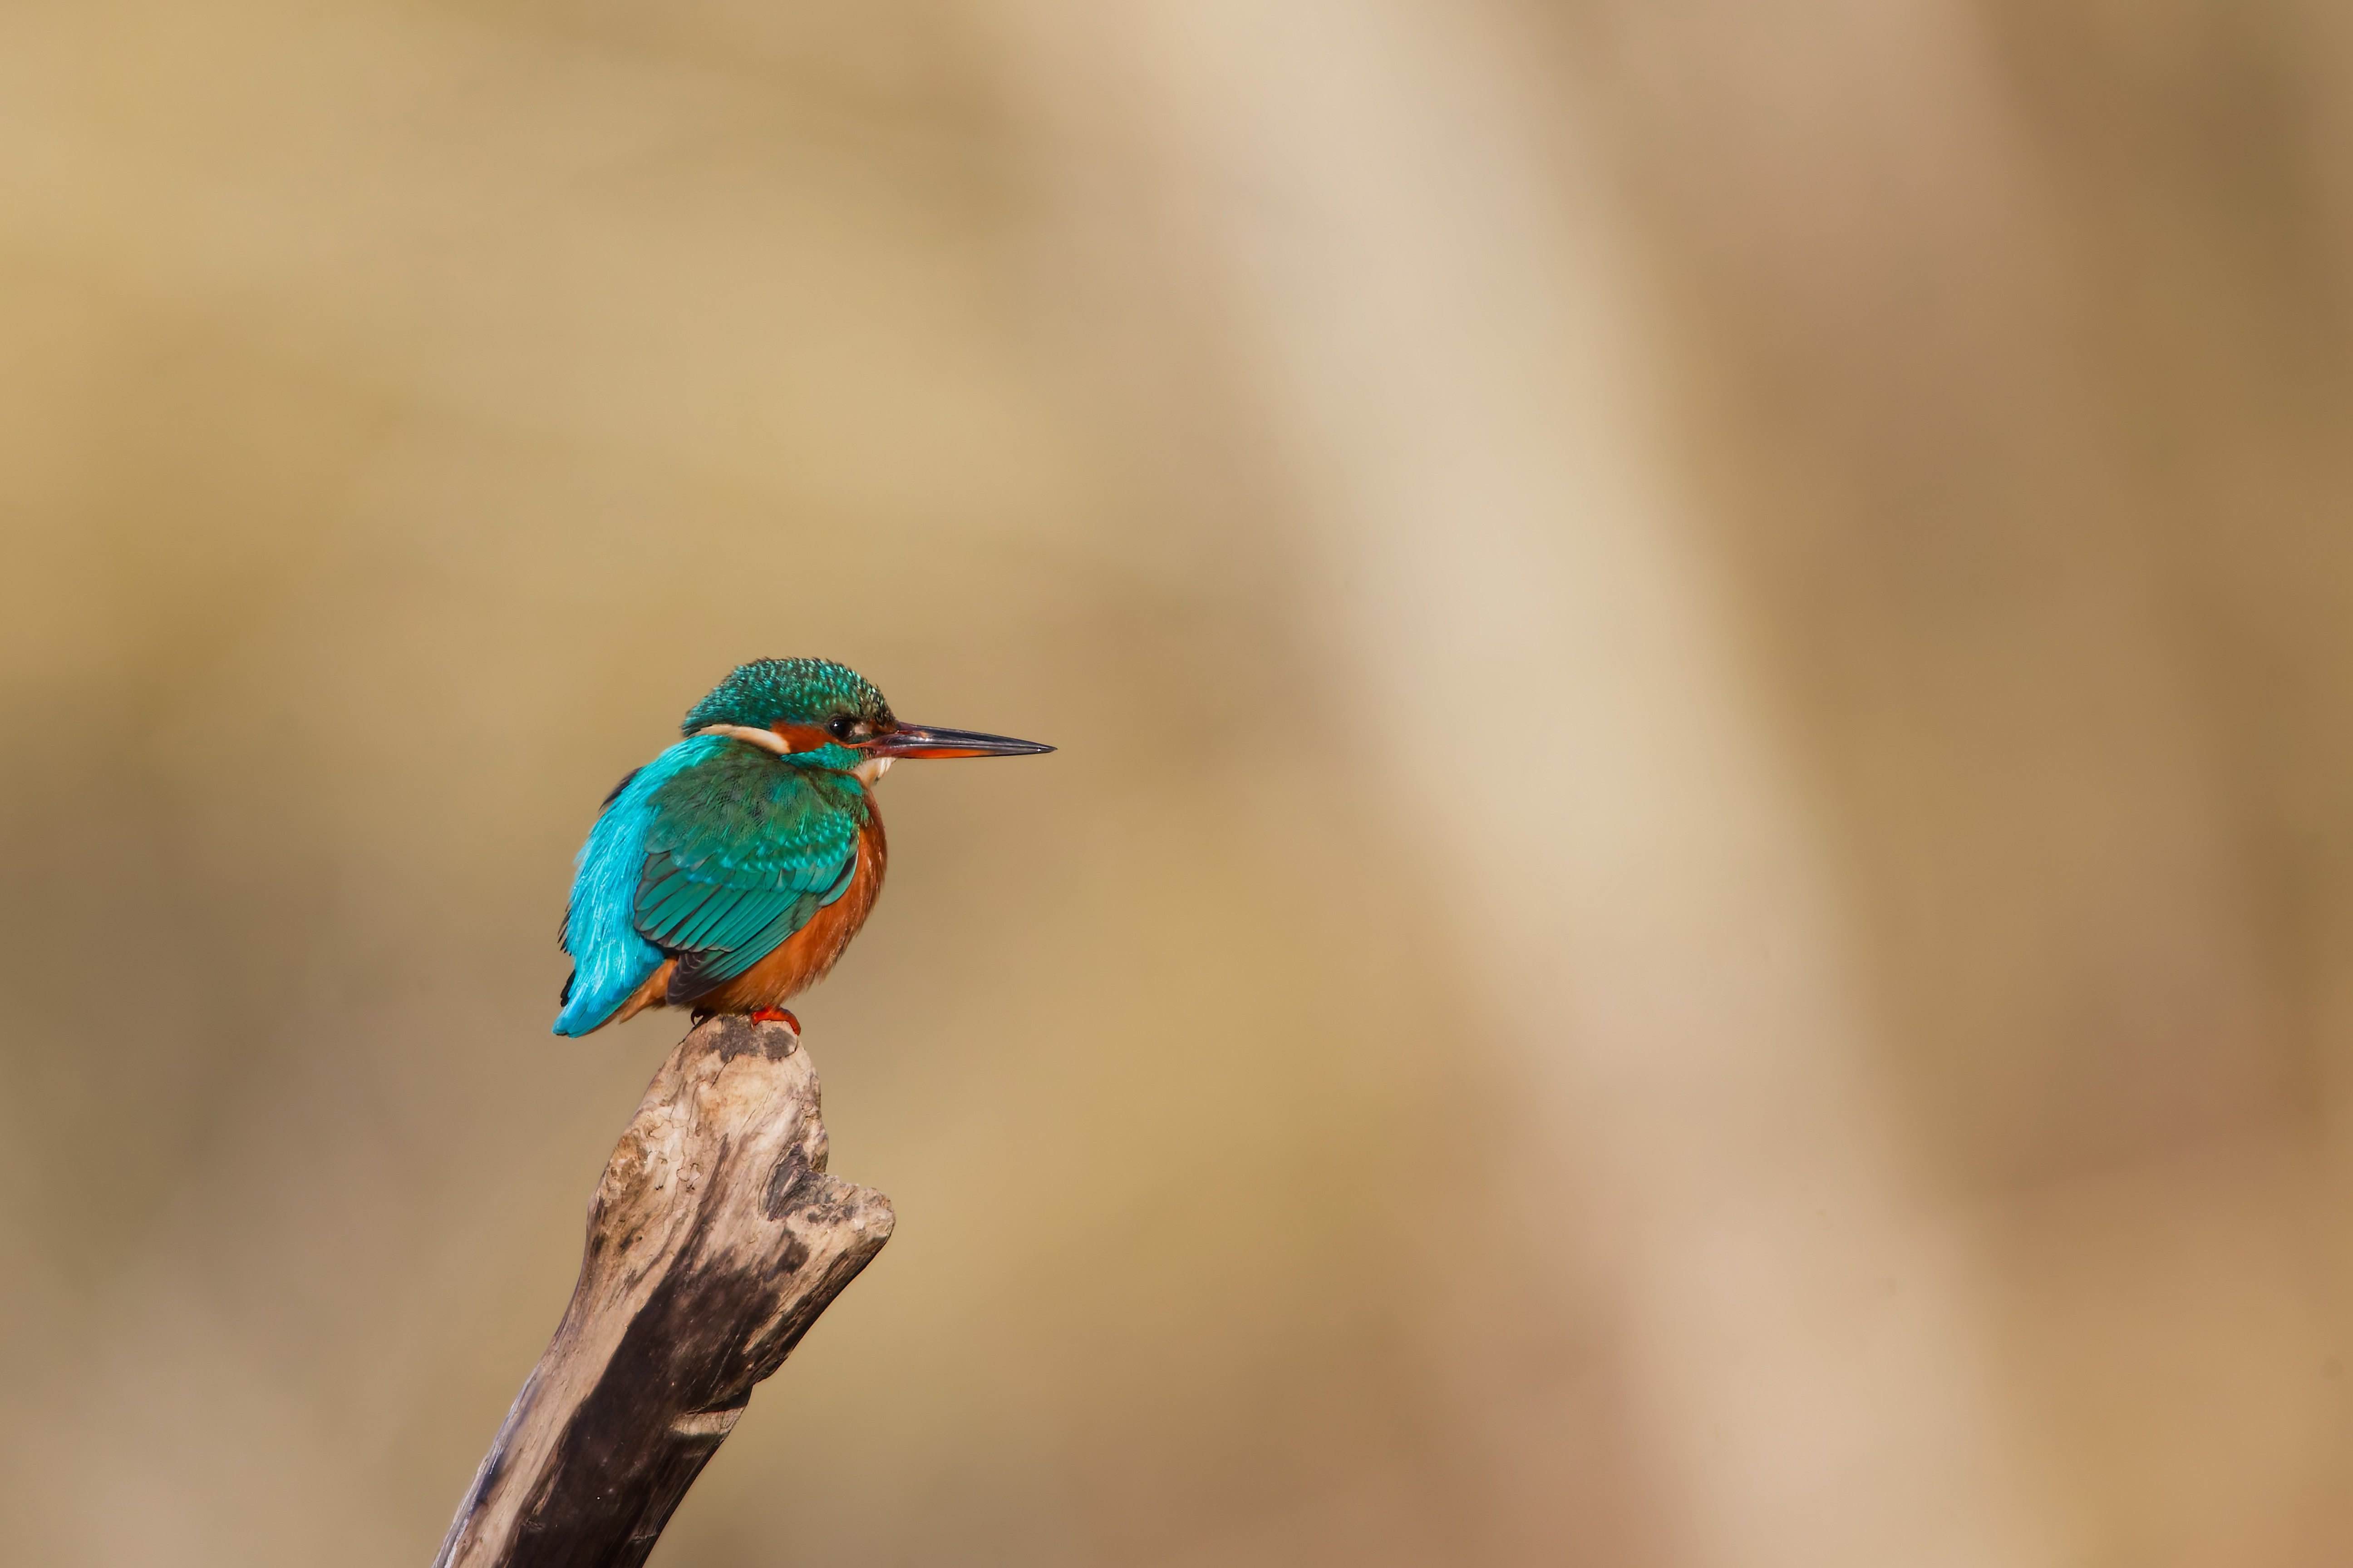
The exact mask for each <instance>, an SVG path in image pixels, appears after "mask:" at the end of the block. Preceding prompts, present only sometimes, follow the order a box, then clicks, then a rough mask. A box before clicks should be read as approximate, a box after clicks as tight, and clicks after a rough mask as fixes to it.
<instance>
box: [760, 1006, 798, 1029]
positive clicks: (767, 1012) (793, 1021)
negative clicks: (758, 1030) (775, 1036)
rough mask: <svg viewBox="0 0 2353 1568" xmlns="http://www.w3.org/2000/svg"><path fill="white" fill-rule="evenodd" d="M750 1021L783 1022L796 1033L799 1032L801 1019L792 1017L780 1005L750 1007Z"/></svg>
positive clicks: (762, 1022) (763, 1022) (764, 1022)
mask: <svg viewBox="0 0 2353 1568" xmlns="http://www.w3.org/2000/svg"><path fill="white" fill-rule="evenodd" d="M752 1022H754V1024H784V1025H787V1026H790V1027H791V1029H792V1031H793V1033H794V1034H796V1035H797V1034H799V1033H800V1032H801V1021H800V1020H799V1019H798V1018H796V1017H794V1016H792V1015H791V1014H790V1013H787V1012H786V1011H785V1009H783V1008H782V1007H754V1008H753V1009H752Z"/></svg>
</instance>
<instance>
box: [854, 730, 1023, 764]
mask: <svg viewBox="0 0 2353 1568" xmlns="http://www.w3.org/2000/svg"><path fill="white" fill-rule="evenodd" d="M1053 749H1054V748H1053V747H1051V746H1050V745H1047V744H1046V743H1045V742H1042V741H1017V740H1015V739H1014V738H1013V737H1012V736H1010V735H984V734H982V733H981V732H980V731H977V730H934V729H927V728H925V727H924V726H923V725H921V724H902V725H900V726H899V727H898V728H897V729H896V730H893V731H891V732H890V733H889V734H887V735H877V736H876V737H874V739H872V740H871V741H869V742H866V744H864V745H863V746H860V748H859V750H860V751H861V752H865V753H866V754H867V755H868V756H870V757H1027V756H1033V755H1035V754H1036V753H1038V752H1050V751H1052V750H1053Z"/></svg>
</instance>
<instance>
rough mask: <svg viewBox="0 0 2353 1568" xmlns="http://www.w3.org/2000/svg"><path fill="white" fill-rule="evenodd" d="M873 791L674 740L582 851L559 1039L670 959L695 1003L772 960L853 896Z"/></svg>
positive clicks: (593, 1021)
mask: <svg viewBox="0 0 2353 1568" xmlns="http://www.w3.org/2000/svg"><path fill="white" fill-rule="evenodd" d="M867 810H868V805H867V801H866V797H865V793H864V792H863V791H862V790H860V788H859V786H858V784H857V783H856V781H854V780H851V779H849V778H845V777H837V776H835V775H832V774H829V773H822V772H818V771H816V770H812V769H805V768H799V767H795V766H793V765H791V764H789V763H780V762H778V761H777V760H776V757H774V756H773V755H772V754H770V753H769V752H764V751H761V750H760V749H759V748H758V747H755V746H749V745H745V744H744V743H743V742H738V741H732V740H728V739H725V738H724V737H720V736H709V737H698V738H696V739H694V740H690V741H684V742H680V743H679V744H678V745H675V746H672V747H671V748H670V750H669V751H667V752H663V753H662V754H661V756H659V757H658V758H656V759H655V760H654V762H653V763H649V764H648V765H647V767H645V768H644V769H643V770H642V771H640V772H639V773H637V774H636V775H635V776H633V777H631V778H629V779H628V780H625V781H624V782H623V784H622V786H621V787H620V788H619V789H618V790H617V791H616V792H615V794H614V795H613V798H612V799H611V801H610V802H608V803H607V806H606V809H605V814H604V816H601V817H599V818H598V819H597V823H596V828H595V830H594V831H592V832H591V833H590V835H589V839H588V843H587V844H586V846H584V847H582V849H581V852H580V871H579V876H578V879H576V880H575V883H574V887H573V899H572V908H571V911H570V913H569V914H568V915H567V916H566V919H565V950H566V951H567V952H571V953H572V954H573V956H574V974H573V981H572V983H571V984H569V985H568V986H567V988H566V992H565V1006H564V1011H563V1013H562V1014H561V1015H560V1016H558V1017H557V1019H556V1023H555V1029H556V1032H557V1033H558V1034H567V1035H575V1034H586V1033H587V1032H588V1031H589V1030H590V1029H593V1028H595V1027H596V1026H598V1025H600V1024H602V1023H604V1022H605V1020H606V1019H607V1018H609V1017H611V1016H612V1015H613V1014H614V1013H615V1012H616V1011H617V1009H618V1008H619V1007H620V1005H621V1004H622V1003H624V1002H626V1001H628V998H629V997H630V995H632V994H634V993H635V992H636V991H637V989H638V986H640V985H642V984H645V982H646V980H647V978H648V977H649V976H650V975H651V974H652V973H653V972H654V971H655V970H656V969H657V968H659V967H660V965H661V963H662V961H663V960H664V959H665V958H675V959H676V960H677V961H678V964H677V967H676V968H675V969H673V970H672V971H671V972H670V988H669V993H668V997H667V999H668V1000H669V1001H670V1002H671V1003H673V1004H682V1003H687V1002H691V1001H692V1000H693V999H694V998H695V997H696V996H698V995H700V994H702V993H703V992H705V991H708V990H711V989H712V987H714V986H718V985H721V984H725V983H726V982H727V981H729V980H732V979H733V978H735V977H736V976H737V975H739V974H742V973H744V971H745V970H747V969H749V968H751V967H752V966H753V965H754V964H755V963H759V962H760V960H761V959H763V958H765V957H766V956H767V955H768V954H769V953H770V952H775V951H776V948H777V947H778V946H779V945H780V944H782V943H783V942H785V941H786V939H787V938H789V937H790V936H791V935H792V934H793V933H794V932H795V931H798V930H800V929H801V927H803V926H804V925H807V923H808V921H809V919H810V917H811V916H813V915H815V914H816V913H817V911H818V910H820V909H823V908H824V907H825V906H826V905H828V904H829V903H832V902H833V901H834V900H837V899H839V898H840V897H841V896H842V894H843V893H845V892H847V891H848V890H849V882H850V878H851V876H852V874H853V873H854V872H855V871H856V870H857V868H858V832H859V829H860V827H861V826H863V825H864V823H865V821H866V813H867Z"/></svg>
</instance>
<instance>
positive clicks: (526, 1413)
mask: <svg viewBox="0 0 2353 1568" xmlns="http://www.w3.org/2000/svg"><path fill="white" fill-rule="evenodd" d="M825 1165H826V1136H825V1125H824V1123H823V1122H822V1121H819V1120H818V1080H817V1070H816V1068H814V1067H812V1066H811V1065H810V1063H809V1059H808V1056H807V1053H806V1052H805V1051H803V1050H801V1049H800V1040H799V1037H797V1035H796V1034H795V1033H794V1031H793V1030H792V1029H791V1028H790V1027H789V1026H786V1025H784V1024H777V1023H770V1024H755V1023H753V1022H752V1021H751V1020H749V1019H747V1018H741V1017H733V1016H729V1017H719V1018H712V1019H711V1020H709V1021H708V1022H706V1023H703V1024H700V1025H697V1026H695V1028H694V1029H693V1030H692V1031H691V1033H690V1034H688V1036H687V1037H686V1038H684V1039H683V1040H681V1041H680V1042H679V1044H678V1047H677V1048H676V1049H675V1050H673V1051H672V1052H671V1053H670V1059H669V1060H668V1061H666V1062H664V1063H663V1064H662V1068H661V1071H660V1072H659V1073H657V1074H656V1075H655V1077H654V1080H653V1083H652V1084H651V1086H650V1087H649V1088H648V1089H647V1090H646V1097H645V1100H644V1101H643V1102H642V1103H640V1104H639V1105H638V1113H637V1116H636V1118H635V1119H634V1120H633V1121H630V1123H629V1127H628V1131H626V1132H624V1133H623V1134H622V1135H621V1142H620V1144H619V1146H618V1147H617V1148H616V1149H615V1150H614V1151H613V1158H612V1160H611V1162H610V1163H608V1164H607V1166H606V1168H605V1176H604V1180H603V1181H601V1182H600V1183H598V1184H597V1187H596V1199H595V1201H594V1202H593V1203H591V1205H589V1210H588V1242H587V1247H586V1254H585V1256H584V1257H583V1258H582V1259H581V1264H580V1279H579V1282H578V1283H577V1284H576V1285H575V1286H574V1287H573V1290H572V1301H571V1305H570V1306H568V1307H567V1308H565V1313H564V1321H563V1322H562V1323H561V1324H559V1325H558V1326H557V1328H556V1331H555V1337H554V1339H553V1340H551V1341H550V1342H548V1346H547V1350H546V1352H544V1353H543V1355H541V1357H540V1358H539V1364H538V1366H537V1367H535V1368H534V1369H533V1372H532V1374H531V1376H530V1378H529V1379H528V1380H527V1381H526V1382H525V1383H524V1384H523V1386H522V1393H521V1394H518V1395H516V1397H515V1402H514V1407H513V1408H512V1410H510V1411H509V1412H508V1413H507V1418H506V1423H505V1425H503V1426H501V1427H500V1428H499V1435H498V1437H497V1439H496V1441H494V1442H493V1443H492V1444H491V1451H490V1453H489V1454H488V1455H487V1456H486V1457H485V1458H483V1460H482V1464H481V1468H480V1469H479V1470H477V1471H476V1472H475V1475H474V1481H473V1485H472V1486H471V1487H470V1489H468V1491H467V1494H466V1500H465V1501H464V1502H463V1503H462V1504H461V1505H459V1510H458V1517H457V1519H456V1520H455V1521H453V1522H452V1523H451V1524H450V1526H449V1534H448V1539H447V1540H446V1541H444V1542H442V1546H441V1554H440V1555H439V1556H438V1558H436V1559H435V1560H434V1565H435V1568H492V1565H494V1564H495V1565H498V1568H528V1565H543V1564H544V1565H554V1564H559V1563H560V1564H565V1565H567V1568H607V1565H618V1568H634V1565H635V1564H638V1563H643V1562H644V1561H645V1560H646V1556H647V1554H648V1553H649V1552H652V1550H653V1547H654V1542H655V1541H656V1540H657V1539H659V1536H660V1534H661V1531H662V1527H663V1526H664V1525H665V1524H667V1523H669V1522H670V1514H671V1513H672V1512H673V1511H675V1510H676V1509H677V1507H678V1504H679V1500H681V1498H683V1497H684V1496H685V1495H686V1489H687V1488H688V1487H690V1486H691V1485H693V1483H694V1478H695V1477H696V1476H697V1475H699V1474H701V1473H702V1467H703V1465H704V1464H705V1463H706V1462H707V1461H708V1460H709V1459H710V1458H711V1456H712V1453H713V1452H714V1451H716V1450H717V1448H718V1447H719V1445H720V1443H721V1442H722V1441H723V1440H724V1439H725V1437H726V1436H727V1434H728V1432H729V1431H731V1430H732V1429H733V1427H734V1425H735V1422H736V1419H737V1418H738V1417H739V1416H741V1415H743V1413H744V1405H745V1403H746V1402H748V1401H749V1400H750V1399H751V1397H752V1385H753V1384H755V1383H757V1382H759V1381H760V1380H761V1379H762V1378H764V1377H766V1376H767V1375H768V1374H769V1373H773V1372H775V1371H776V1368H777V1367H778V1366H779V1365H781V1364H782V1363H783V1362H784V1359H785V1357H786V1356H787V1355H789V1354H790V1353H791V1352H792V1349H793V1347H794V1346H795V1345H796V1344H798V1343H799V1342H800V1339H801V1336H802V1335H803V1334H805V1333H807V1332H808V1331H809V1327H810V1325H812V1324H813V1323H815V1322H816V1321H817V1319H818V1314H819V1313H821V1312H823V1311H824V1310H825V1309H826V1308H827V1306H828V1305H829V1304H830V1303H831V1302H832V1300H833V1299H834V1298H835V1297H836V1296H838V1295H839V1294H840V1293H841V1290H842V1288H843V1287H845V1286H847V1285H848V1284H849V1282H850V1280H852V1279H855V1278H857V1276H858V1271H859V1270H860V1269H861V1268H865V1267H866V1265H867V1264H868V1263H869V1262H871V1260H872V1259H873V1257H874V1255H875V1254H876V1253H877V1252H880V1251H881V1249H882V1244H883V1243H884V1242H885V1241H888V1240H889V1239H890V1238H891V1226H892V1214H891V1203H890V1200H889V1199H888V1198H885V1197H884V1196H883V1195H882V1194H880V1193H878V1192H875V1191H873V1190H871V1188H867V1187H860V1186H855V1185H852V1184H849V1183H848V1182H844V1181H840V1180H838V1179H836V1178H835V1177H832V1176H829V1175H828V1174H826V1170H825Z"/></svg>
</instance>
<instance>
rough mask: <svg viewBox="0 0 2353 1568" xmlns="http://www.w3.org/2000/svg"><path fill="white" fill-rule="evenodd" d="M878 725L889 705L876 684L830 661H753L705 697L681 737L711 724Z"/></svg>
mask: <svg viewBox="0 0 2353 1568" xmlns="http://www.w3.org/2000/svg"><path fill="white" fill-rule="evenodd" d="M845 713H846V714H848V715H849V716H850V717H852V718H855V719H863V720H865V721H868V722H869V723H878V724H879V723H881V722H882V721H885V720H888V719H889V718H890V717H891V705H890V704H889V703H888V702H886V701H884V700H882V693H881V692H880V691H877V690H876V689H874V683H873V682H872V681H871V680H869V679H866V678H865V677H864V676H862V675H860V674H859V673H858V672H857V671H856V670H854V669H852V668H849V666H848V665H846V664H836V663H835V662H834V661H833V660H831V659H829V658H755V659H754V660H753V661H752V662H751V663H749V664H742V665H737V666H736V667H735V668H734V669H733V670H732V671H730V672H729V673H728V676H727V679H724V680H723V681H721V682H720V683H719V684H718V685H716V686H714V687H712V689H711V693H710V695H709V696H707V697H705V698H704V699H703V700H702V701H700V702H698V703H696V704H695V705H694V706H693V707H692V708H691V709H689V710H687V714H686V719H685V721H683V722H681V724H680V725H679V732H680V733H681V734H686V735H691V734H694V733H695V732H696V731H700V730H702V729H705V728H707V727H709V726H710V725H712V724H743V725H747V726H749V727H751V728H753V729H755V730H765V729H766V728H768V727H769V726H770V725H772V724H779V723H792V724H822V723H824V722H825V721H827V720H828V719H831V718H833V717H835V716H836V715H838V714H845Z"/></svg>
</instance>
